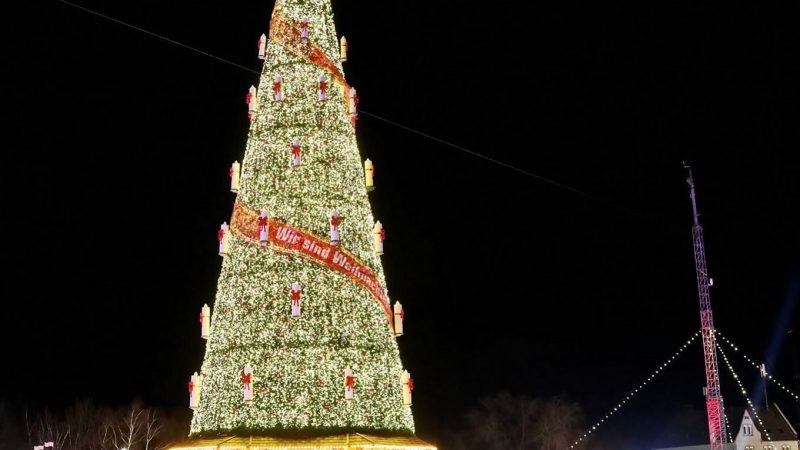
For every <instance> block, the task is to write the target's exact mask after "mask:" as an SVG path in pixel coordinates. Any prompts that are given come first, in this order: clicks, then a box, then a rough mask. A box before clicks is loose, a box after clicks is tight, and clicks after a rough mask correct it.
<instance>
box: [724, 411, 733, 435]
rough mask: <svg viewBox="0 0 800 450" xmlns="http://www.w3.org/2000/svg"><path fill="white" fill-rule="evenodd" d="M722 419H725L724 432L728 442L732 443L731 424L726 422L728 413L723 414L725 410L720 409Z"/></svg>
mask: <svg viewBox="0 0 800 450" xmlns="http://www.w3.org/2000/svg"><path fill="white" fill-rule="evenodd" d="M722 417H724V418H725V431H726V433H727V436H728V442H733V438H732V437H731V424H730V423H729V422H728V413H726V412H725V409H724V408H723V409H722Z"/></svg>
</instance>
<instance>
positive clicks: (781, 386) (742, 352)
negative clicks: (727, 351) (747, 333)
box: [717, 330, 800, 401]
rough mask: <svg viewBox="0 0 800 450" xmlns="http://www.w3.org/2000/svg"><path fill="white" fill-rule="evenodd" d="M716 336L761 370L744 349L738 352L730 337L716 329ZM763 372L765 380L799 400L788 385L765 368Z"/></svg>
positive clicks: (799, 396)
mask: <svg viewBox="0 0 800 450" xmlns="http://www.w3.org/2000/svg"><path fill="white" fill-rule="evenodd" d="M717 336H719V337H721V338H722V340H723V341H724V342H725V343H726V344H728V345H729V346H730V347H731V349H732V350H733V351H734V352H735V353H738V354H741V355H742V357H743V358H744V359H745V361H747V362H749V363H750V365H751V366H753V367H754V368H755V369H756V370H761V367H760V366H759V365H758V364H757V363H756V362H755V361H754V360H753V359H752V358H750V357H749V356H747V353H745V352H744V351H741V352H740V351H739V346H738V345H736V344H734V343H733V342H732V341H731V340H730V339H728V338H727V337H725V336H724V335H723V334H722V333H720V332H719V330H717ZM764 373H765V374H766V379H767V380H769V382H770V383H772V384H774V385H775V386H778V387H779V388H781V389H782V390H783V392H785V393H787V394H789V396H790V397H791V398H792V399H793V400H795V401H800V395H797V394H796V393H794V392H792V391H791V390H790V389H789V388H788V387H786V385H785V384H783V383H781V382H780V381H778V380H777V379H776V378H775V377H773V376H772V374H771V373H769V372H767V371H766V370H765V371H764Z"/></svg>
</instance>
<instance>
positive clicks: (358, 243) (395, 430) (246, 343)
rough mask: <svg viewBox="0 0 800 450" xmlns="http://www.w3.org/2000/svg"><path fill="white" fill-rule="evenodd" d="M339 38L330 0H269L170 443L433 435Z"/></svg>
mask: <svg viewBox="0 0 800 450" xmlns="http://www.w3.org/2000/svg"><path fill="white" fill-rule="evenodd" d="M346 52H347V43H346V41H345V40H344V39H341V40H339V39H338V38H337V35H336V30H335V27H334V23H333V13H332V10H331V4H330V0H282V1H281V0H278V2H277V4H276V5H275V9H274V11H273V14H272V19H271V21H270V31H269V39H267V38H266V36H262V37H261V39H260V40H259V42H258V54H259V57H260V58H261V59H264V61H265V62H264V68H263V71H262V74H261V79H260V81H259V85H258V87H252V88H251V89H250V90H249V92H248V94H247V98H246V103H247V105H248V114H249V117H250V121H251V126H250V133H249V138H248V143H247V148H246V151H245V154H244V158H243V160H242V163H241V164H239V163H238V162H235V163H233V164H232V166H231V168H230V174H231V190H232V191H233V192H236V193H237V198H236V201H235V204H234V208H233V214H232V217H231V219H230V224H228V223H225V224H223V225H222V227H221V228H220V230H219V232H218V238H219V240H220V242H219V250H220V255H222V256H223V264H222V271H221V274H220V277H219V282H218V286H217V295H216V300H215V302H214V304H213V309H209V308H208V307H204V308H203V309H202V312H201V315H200V322H201V327H200V328H201V333H202V336H203V337H205V338H207V339H208V341H207V347H206V354H205V359H204V361H203V365H202V368H201V371H200V372H199V373H197V374H196V375H194V376H192V378H191V381H190V383H189V392H190V406H191V407H192V409H193V410H194V416H193V419H192V425H191V432H190V437H191V438H193V439H194V440H193V441H190V442H189V443H183V444H180V445H177V446H174V447H173V448H198V446H217V447H218V446H221V445H222V444H220V443H221V442H227V443H228V444H229V445H234V444H236V443H237V442H239V441H236V439H239V438H241V439H245V438H247V439H250V440H246V442H245V441H242V442H245V443H243V444H242V443H241V442H240V443H239V444H241V445H243V446H248V445H252V446H259V447H287V446H288V447H295V448H314V447H319V446H328V447H330V446H333V447H336V448H348V447H354V446H355V447H361V448H366V447H370V443H371V444H372V446H383V447H386V446H388V447H392V448H422V449H425V448H434V447H432V446H430V445H428V444H426V443H424V442H422V441H420V440H418V439H416V438H415V437H414V436H413V433H414V422H413V418H412V415H411V409H410V407H411V391H412V389H413V380H411V378H410V376H409V374H408V372H407V371H405V368H404V367H403V366H402V363H401V360H400V355H399V351H398V347H397V342H396V337H397V336H399V335H401V334H402V331H403V326H402V320H403V310H402V306H400V304H399V303H395V304H394V305H393V304H391V303H390V300H389V298H388V296H387V294H386V288H385V286H386V283H385V280H384V275H383V269H382V266H381V261H380V255H381V254H383V240H384V238H385V232H384V230H383V226H382V225H381V224H380V222H378V221H376V220H375V218H374V217H373V216H372V212H371V208H370V204H369V201H368V197H367V192H368V191H369V190H371V189H372V188H373V174H374V166H373V165H372V162H371V161H364V160H362V157H361V155H360V153H359V149H358V146H357V143H356V138H355V123H356V120H357V112H356V105H357V102H358V97H357V95H356V92H355V89H353V88H352V87H351V86H349V85H348V84H347V82H346V80H345V78H344V74H343V70H342V63H341V61H344V60H346ZM356 433H360V434H356ZM378 436H380V437H378ZM220 437H224V439H222V440H219V439H221V438H220ZM254 437H255V439H257V442H253V441H252V439H254ZM301 437H302V439H301ZM312 437H313V438H312ZM215 439H216V440H217V441H219V442H217V441H215ZM230 439H233V440H230ZM258 439H261V440H260V441H258ZM265 439H266V440H265ZM298 439H300V440H298ZM303 439H305V440H303ZM320 439H322V440H320ZM325 439H327V441H326V440H325ZM337 439H339V440H337ZM359 439H362V440H363V439H367V441H365V442H362V441H359ZM323 441H324V443H323ZM340 441H341V442H340ZM337 442H339V443H338V444H337ZM248 443H249V444H248ZM239 444H236V445H239ZM224 446H225V445H222V447H224ZM234 446H235V445H234ZM337 446H338V447H337Z"/></svg>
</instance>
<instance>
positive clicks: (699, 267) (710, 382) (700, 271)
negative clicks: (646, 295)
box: [684, 163, 728, 450]
mask: <svg viewBox="0 0 800 450" xmlns="http://www.w3.org/2000/svg"><path fill="white" fill-rule="evenodd" d="M684 167H685V168H686V169H687V170H688V171H689V178H687V179H686V182H687V183H689V197H690V198H691V199H692V214H693V217H694V224H693V225H692V238H693V239H694V266H695V270H696V271H697V296H698V297H699V299H700V326H701V330H702V334H703V356H704V357H705V368H706V387H705V394H706V412H707V413H708V437H709V443H710V444H711V450H722V449H723V446H724V445H725V442H727V440H728V439H727V433H726V431H725V407H724V406H723V403H722V394H721V393H720V389H719V370H717V348H716V336H715V330H714V314H713V313H712V312H711V295H710V294H709V289H708V288H709V287H710V286H711V284H712V283H713V282H712V281H711V279H710V278H709V276H708V270H707V268H706V251H705V245H704V244H703V227H702V226H700V220H699V219H698V214H697V196H696V194H695V189H694V178H693V177H692V168H691V167H690V166H688V165H686V163H684Z"/></svg>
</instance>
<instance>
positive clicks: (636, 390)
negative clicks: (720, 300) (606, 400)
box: [569, 331, 700, 448]
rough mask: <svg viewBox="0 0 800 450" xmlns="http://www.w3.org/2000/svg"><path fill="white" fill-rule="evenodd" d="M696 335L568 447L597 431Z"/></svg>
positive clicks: (692, 337)
mask: <svg viewBox="0 0 800 450" xmlns="http://www.w3.org/2000/svg"><path fill="white" fill-rule="evenodd" d="M698 336H700V332H699V331H696V332H695V333H694V334H693V335H692V336H691V337H690V338H689V339H688V340H687V341H686V342H684V344H683V345H682V346H681V347H680V348H679V349H678V350H677V351H675V353H673V354H672V355H671V356H670V357H669V358H668V359H667V360H666V361H664V362H663V363H661V365H659V366H658V368H657V369H656V370H654V371H653V372H652V373H651V374H650V375H649V376H648V377H647V378H645V379H644V381H642V382H641V383H639V386H638V387H636V388H634V389H633V390H632V391H630V392H628V395H626V396H625V398H623V399H622V400H621V401H620V402H619V403H617V405H616V406H614V407H613V408H612V409H610V410H609V411H608V412H607V413H606V414H605V416H603V418H602V419H600V420H598V421H597V422H595V423H594V425H592V426H591V427H590V428H589V429H588V430H587V431H586V432H585V433H583V434H582V435H581V437H579V438H578V439H577V440H575V441H574V442H573V443H572V445H570V446H569V448H575V447H576V446H577V445H579V444H580V443H581V442H583V440H584V439H587V438H588V437H589V435H591V434H592V433H594V432H595V431H597V428H598V427H600V426H601V425H602V424H603V423H605V422H606V421H607V420H608V419H610V418H611V416H613V415H614V414H616V413H617V412H618V411H619V410H620V409H621V408H622V407H623V406H624V405H625V404H626V403H628V401H629V400H631V399H632V398H633V397H635V396H636V394H638V393H639V391H641V390H642V389H644V388H645V387H646V386H647V385H648V384H649V383H650V382H651V381H653V379H654V378H655V377H656V376H657V375H658V374H659V373H661V372H662V371H664V369H666V368H667V367H668V366H669V365H670V364H671V363H672V362H673V361H675V359H676V358H677V357H679V356H680V355H681V354H683V352H684V351H685V350H686V349H687V348H688V347H689V345H691V343H692V342H694V341H695V339H697V337H698Z"/></svg>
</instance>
